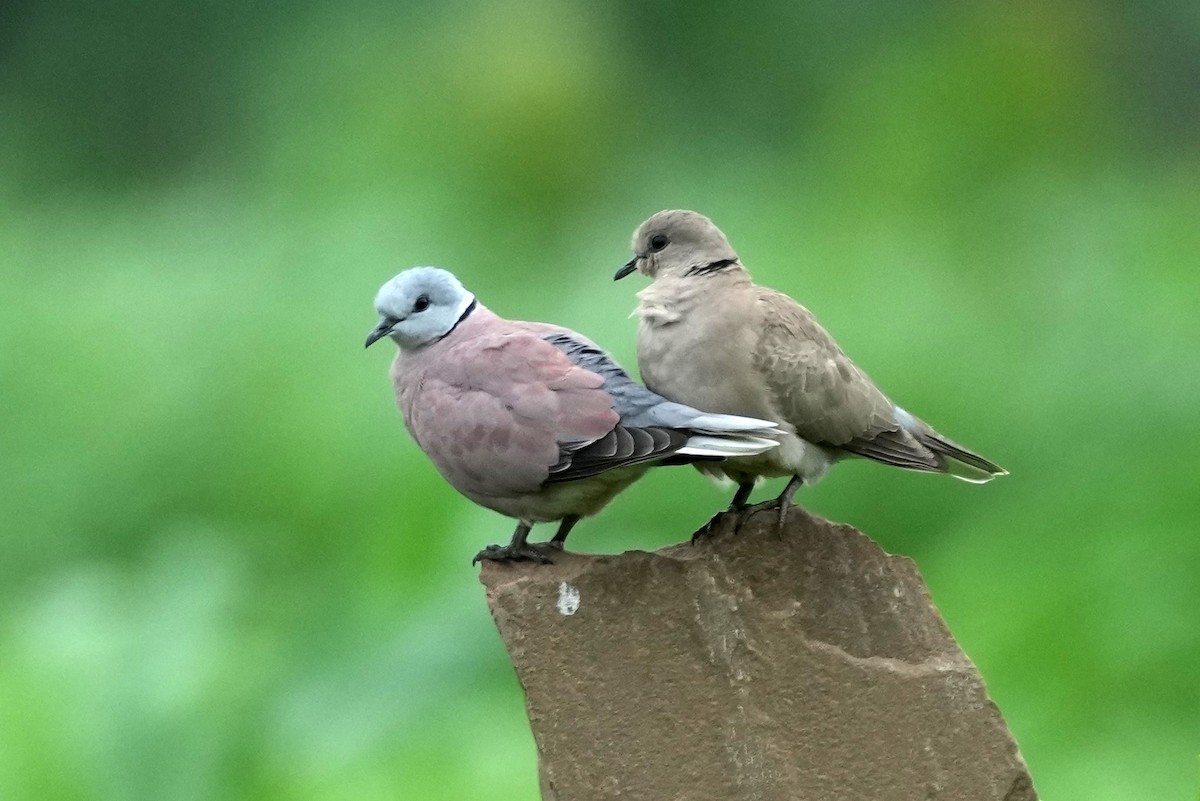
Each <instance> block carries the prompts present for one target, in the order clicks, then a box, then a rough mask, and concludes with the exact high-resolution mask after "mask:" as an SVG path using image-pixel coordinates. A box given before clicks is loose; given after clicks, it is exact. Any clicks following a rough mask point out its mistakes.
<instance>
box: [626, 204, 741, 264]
mask: <svg viewBox="0 0 1200 801" xmlns="http://www.w3.org/2000/svg"><path fill="white" fill-rule="evenodd" d="M736 262H737V254H736V253H734V252H733V248H732V247H730V245H729V240H728V239H726V238H725V234H723V233H721V229H720V228H717V226H715V225H713V223H712V220H710V219H708V218H707V217H705V216H704V215H703V214H697V213H696V212H694V211H660V212H659V213H658V214H655V215H654V216H653V217H651V218H650V219H648V220H646V221H645V222H644V223H642V224H641V225H639V226H638V229H637V230H636V231H634V233H633V258H632V259H630V260H629V261H628V262H627V263H626V264H625V266H624V267H622V268H621V269H620V270H617V274H616V275H615V276H613V279H614V280H618V281H619V280H620V279H622V278H624V277H625V276H627V275H629V274H630V273H632V272H633V271H634V270H637V271H638V272H640V273H642V274H643V275H648V276H650V277H651V278H663V277H666V276H686V275H703V274H705V273H711V272H716V271H717V270H720V269H721V268H723V267H728V266H731V265H733V264H735V263H736Z"/></svg>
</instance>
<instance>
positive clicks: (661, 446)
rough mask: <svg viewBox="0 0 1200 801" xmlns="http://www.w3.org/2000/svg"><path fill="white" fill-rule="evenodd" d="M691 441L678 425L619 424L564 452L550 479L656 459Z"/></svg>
mask: <svg viewBox="0 0 1200 801" xmlns="http://www.w3.org/2000/svg"><path fill="white" fill-rule="evenodd" d="M687 441H688V434H687V433H686V432H683V431H679V430H676V429H671V428H626V427H625V426H622V425H619V424H618V425H617V427H616V428H614V429H613V430H612V431H611V432H609V433H608V434H607V435H606V436H604V437H602V438H601V439H598V440H596V441H595V442H591V443H587V444H582V445H581V446H580V447H576V448H574V449H573V450H571V451H570V452H569V453H564V454H563V458H562V459H560V460H559V463H558V464H556V465H555V466H554V468H553V469H552V470H551V471H550V476H549V478H547V479H546V483H547V484H552V483H558V482H560V481H575V480H577V479H581V478H588V477H589V476H594V475H598V474H600V473H603V472H605V471H606V470H612V469H613V468H616V467H626V466H628V465H635V464H640V463H642V462H651V461H656V460H658V459H662V458H663V457H665V456H669V455H670V454H672V453H674V452H675V451H677V450H679V449H680V448H682V447H683V446H684V444H685V443H686V442H687Z"/></svg>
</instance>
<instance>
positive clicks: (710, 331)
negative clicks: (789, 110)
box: [614, 211, 1007, 529]
mask: <svg viewBox="0 0 1200 801" xmlns="http://www.w3.org/2000/svg"><path fill="white" fill-rule="evenodd" d="M633 253H634V257H633V258H632V259H630V260H629V262H628V263H626V264H625V265H624V266H622V267H621V268H620V269H619V270H618V271H617V273H616V275H615V276H614V280H620V279H622V278H624V277H625V276H627V275H629V274H631V273H633V272H635V271H637V272H640V273H642V274H643V275H645V276H647V277H649V278H650V279H651V280H652V283H651V284H649V285H648V286H647V287H645V288H644V289H642V290H641V291H640V292H638V306H637V309H636V310H635V312H634V314H635V315H636V316H637V317H638V318H639V322H638V333H637V360H638V369H639V371H640V373H641V378H642V381H643V382H645V385H646V387H647V389H649V390H650V391H652V392H656V393H658V394H660V395H662V396H663V397H665V398H669V399H671V400H673V401H676V402H679V403H686V404H689V405H692V406H696V407H699V408H702V409H707V410H709V411H710V412H719V413H724V414H736V415H745V416H750V417H756V418H763V419H767V420H776V421H779V425H780V427H781V428H783V429H784V432H785V433H784V434H783V435H782V436H781V437H780V446H779V447H778V448H774V449H771V450H768V451H763V452H762V453H758V454H752V455H749V456H744V457H743V456H739V457H735V458H730V459H727V460H725V461H723V462H720V463H711V464H702V463H698V464H697V465H696V466H697V467H698V468H699V469H700V470H701V471H702V472H705V473H708V474H709V475H710V476H712V477H714V478H719V479H720V478H728V479H732V480H733V481H734V482H736V483H737V485H738V489H737V492H736V494H735V495H734V498H733V502H732V504H731V506H730V511H733V512H738V513H739V514H745V511H744V510H745V509H746V502H747V500H748V499H749V497H750V493H751V491H752V490H753V488H754V485H755V482H756V481H757V480H758V479H759V478H770V477H781V476H789V477H790V480H789V481H788V483H787V486H786V487H785V488H784V490H783V492H782V493H780V495H779V496H778V498H776V499H775V500H774V501H772V502H770V503H771V504H773V505H777V507H778V510H779V511H778V514H779V518H778V524H779V527H780V528H781V529H782V527H783V525H784V522H785V520H786V515H787V509H788V508H789V507H790V506H791V504H792V499H793V497H794V496H795V494H796V492H797V490H798V489H799V488H800V487H801V486H802V485H803V484H812V483H814V482H816V481H818V480H820V479H821V477H822V476H824V475H825V473H826V472H827V471H828V470H829V468H830V467H831V466H832V465H833V464H834V463H836V462H838V461H839V460H841V459H845V458H848V457H863V458H867V459H873V460H875V461H877V462H882V463H884V464H888V465H892V466H894V467H901V468H905V469H908V470H918V471H925V472H931V473H950V474H951V475H954V476H956V477H957V478H961V479H964V480H966V481H970V482H975V483H983V482H986V481H989V480H991V479H992V478H994V477H995V476H998V475H1005V474H1006V473H1007V471H1006V470H1004V469H1003V468H1001V467H999V466H998V465H996V464H993V463H992V462H990V461H988V460H987V459H985V458H983V457H982V456H980V455H979V454H977V453H974V452H972V451H970V450H967V449H966V448H964V447H963V446H961V445H958V444H957V443H955V442H952V441H951V440H949V439H947V438H946V437H944V436H942V435H941V434H939V433H938V432H937V431H935V430H934V429H933V428H931V427H930V426H929V425H928V424H927V423H925V422H924V421H922V420H921V419H920V418H918V417H915V416H914V415H912V414H910V413H909V412H907V411H905V410H904V409H903V408H901V407H900V406H897V405H896V404H895V403H893V402H892V401H891V400H889V399H888V397H887V396H886V395H884V393H883V392H882V391H881V390H880V389H879V388H878V387H877V386H875V383H874V382H873V381H872V380H871V379H870V378H869V377H868V376H867V374H866V373H865V372H863V371H862V370H861V369H860V368H859V367H858V366H857V365H855V364H854V362H852V361H851V360H850V359H849V357H847V356H846V354H845V353H843V352H842V349H841V348H840V347H838V345H837V343H836V342H834V340H833V337H831V336H830V335H829V334H828V333H827V332H826V331H825V329H824V328H822V327H821V325H820V323H818V322H817V320H816V319H815V318H814V317H813V315H812V314H811V313H810V312H809V311H808V309H806V308H804V307H803V306H801V305H800V304H799V303H797V302H796V301H794V300H792V299H791V298H790V297H788V296H787V295H785V294H783V293H781V292H776V291H775V290H773V289H768V288H767V287H762V286H758V285H756V284H755V283H754V282H753V281H752V280H751V278H750V274H749V273H748V272H747V271H746V268H745V266H744V265H743V264H742V263H741V261H740V260H739V259H738V255H737V253H736V252H735V251H734V250H733V248H732V247H731V246H730V244H729V240H728V239H726V238H725V234H723V233H722V232H721V231H720V229H718V228H717V227H716V226H715V225H714V224H713V223H712V221H711V220H709V219H708V218H707V217H705V216H703V215H702V214H698V213H696V212H694V211H661V212H659V213H657V214H655V215H654V216H652V217H650V218H649V219H648V220H646V221H645V222H643V223H642V224H641V225H640V226H639V227H638V229H637V230H636V231H635V232H634V235H633ZM718 517H719V516H718ZM739 522H740V519H739Z"/></svg>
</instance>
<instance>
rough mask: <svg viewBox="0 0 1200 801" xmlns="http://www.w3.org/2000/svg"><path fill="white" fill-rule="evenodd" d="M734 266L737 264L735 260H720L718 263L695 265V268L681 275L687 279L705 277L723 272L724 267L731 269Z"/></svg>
mask: <svg viewBox="0 0 1200 801" xmlns="http://www.w3.org/2000/svg"><path fill="white" fill-rule="evenodd" d="M735 264H737V259H721V260H720V261H714V262H709V263H708V264H697V265H696V266H695V267H692V268H690V269H688V271H687V272H686V273H684V274H683V277H684V278H687V277H688V276H689V275H707V274H708V273H715V272H719V271H720V270H724V269H725V268H726V267H732V266H733V265H735Z"/></svg>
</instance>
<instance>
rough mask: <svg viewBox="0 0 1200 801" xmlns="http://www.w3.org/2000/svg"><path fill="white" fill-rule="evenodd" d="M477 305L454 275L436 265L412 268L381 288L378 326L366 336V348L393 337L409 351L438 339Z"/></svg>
mask: <svg viewBox="0 0 1200 801" xmlns="http://www.w3.org/2000/svg"><path fill="white" fill-rule="evenodd" d="M474 308H475V296H474V295H472V294H471V293H470V292H468V291H467V290H465V289H463V285H462V284H460V283H459V282H458V279H457V278H455V277H454V276H453V275H452V274H450V273H448V272H446V271H445V270H439V269H438V268H437V267H413V268H412V269H410V270H405V271H404V272H402V273H400V274H399V275H397V276H396V277H395V278H393V279H392V280H391V281H388V282H387V283H386V284H384V285H383V286H382V287H380V289H379V294H377V295H376V296H375V310H376V311H378V312H379V316H380V318H381V319H380V320H379V325H377V326H375V328H374V330H373V331H371V333H370V335H368V336H367V347H368V348H369V347H371V344H372V343H373V342H375V341H376V340H379V339H382V338H383V337H391V338H392V339H393V340H394V341H395V343H396V344H397V345H399V346H400V347H401V348H404V349H406V350H411V349H413V348H419V347H421V346H423V345H428V344H429V343H431V342H436V341H437V340H439V339H441V338H442V337H444V336H446V334H448V333H450V332H451V331H452V330H453V329H454V326H456V325H458V324H459V322H461V321H462V320H463V319H464V318H465V317H466V316H467V315H468V314H470V313H471V311H472V310H473V309H474Z"/></svg>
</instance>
